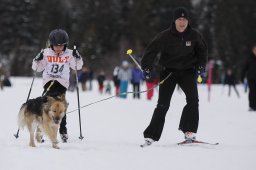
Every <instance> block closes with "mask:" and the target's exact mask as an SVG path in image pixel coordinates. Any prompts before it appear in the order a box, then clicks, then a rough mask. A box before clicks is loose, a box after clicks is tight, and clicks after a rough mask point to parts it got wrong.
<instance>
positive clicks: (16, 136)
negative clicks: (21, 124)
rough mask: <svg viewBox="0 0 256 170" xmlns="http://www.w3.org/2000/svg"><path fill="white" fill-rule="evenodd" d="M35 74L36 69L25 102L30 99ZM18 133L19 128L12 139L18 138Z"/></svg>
mask: <svg viewBox="0 0 256 170" xmlns="http://www.w3.org/2000/svg"><path fill="white" fill-rule="evenodd" d="M36 72H37V69H36V71H34V75H33V78H32V83H31V85H30V89H29V92H28V97H27V101H28V99H29V97H30V93H31V90H32V86H33V84H34V80H35V77H36ZM27 101H26V102H27ZM19 132H20V128H18V130H17V133H16V134H14V137H15V138H16V139H17V138H18V137H19Z"/></svg>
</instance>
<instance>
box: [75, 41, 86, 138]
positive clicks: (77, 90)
mask: <svg viewBox="0 0 256 170" xmlns="http://www.w3.org/2000/svg"><path fill="white" fill-rule="evenodd" d="M74 50H76V46H75V45H74ZM75 68H76V70H75V73H76V92H77V105H78V116H79V127H80V136H79V139H81V140H82V139H83V138H84V137H83V135H82V128H81V114H80V100H79V88H78V76H77V59H76V66H75Z"/></svg>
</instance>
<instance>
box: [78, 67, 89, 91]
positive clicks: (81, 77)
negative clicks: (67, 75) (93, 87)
mask: <svg viewBox="0 0 256 170" xmlns="http://www.w3.org/2000/svg"><path fill="white" fill-rule="evenodd" d="M88 77H89V73H88V69H87V67H86V66H83V67H82V71H81V73H80V75H79V77H78V80H79V82H80V83H81V87H82V91H86V89H87V88H86V82H87V80H88Z"/></svg>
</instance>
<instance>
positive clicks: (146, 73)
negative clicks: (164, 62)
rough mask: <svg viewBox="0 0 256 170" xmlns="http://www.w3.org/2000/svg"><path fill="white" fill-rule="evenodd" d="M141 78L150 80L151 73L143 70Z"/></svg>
mask: <svg viewBox="0 0 256 170" xmlns="http://www.w3.org/2000/svg"><path fill="white" fill-rule="evenodd" d="M143 76H144V77H145V79H146V80H149V79H150V78H151V71H150V70H149V69H144V70H143Z"/></svg>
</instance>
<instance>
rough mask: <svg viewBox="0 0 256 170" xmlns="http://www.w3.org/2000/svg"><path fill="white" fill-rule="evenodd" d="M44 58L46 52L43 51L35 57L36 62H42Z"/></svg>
mask: <svg viewBox="0 0 256 170" xmlns="http://www.w3.org/2000/svg"><path fill="white" fill-rule="evenodd" d="M43 58H44V51H43V50H41V52H40V53H38V54H37V55H36V57H35V59H34V60H35V61H40V60H42V59H43Z"/></svg>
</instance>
